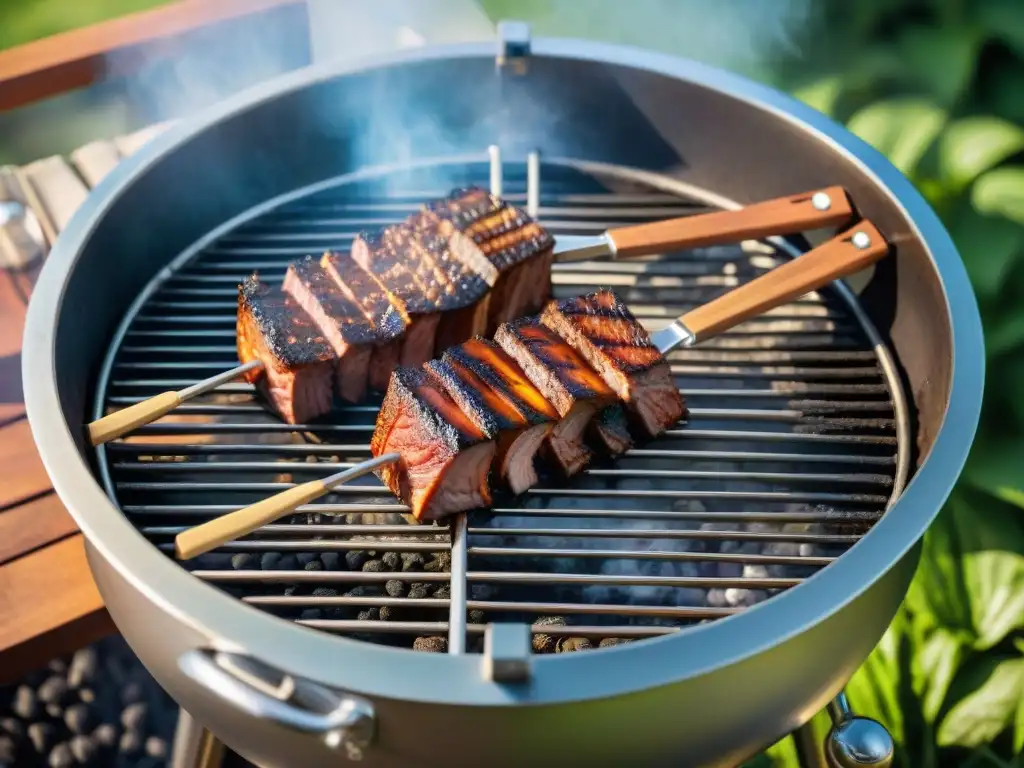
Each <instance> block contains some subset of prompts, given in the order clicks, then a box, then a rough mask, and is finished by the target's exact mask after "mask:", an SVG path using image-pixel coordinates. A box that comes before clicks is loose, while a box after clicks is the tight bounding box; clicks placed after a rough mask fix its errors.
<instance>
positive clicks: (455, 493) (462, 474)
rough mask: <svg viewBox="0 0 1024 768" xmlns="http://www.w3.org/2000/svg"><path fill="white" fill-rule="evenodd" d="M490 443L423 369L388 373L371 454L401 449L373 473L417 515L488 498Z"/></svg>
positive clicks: (429, 516) (472, 505)
mask: <svg viewBox="0 0 1024 768" xmlns="http://www.w3.org/2000/svg"><path fill="white" fill-rule="evenodd" d="M494 449H495V445H494V442H493V441H492V440H490V439H488V438H487V436H486V435H485V434H484V433H483V432H482V431H481V430H480V429H479V428H478V427H477V426H476V425H475V424H474V423H473V422H472V421H470V420H469V419H468V418H467V417H466V415H465V414H464V413H463V412H462V411H461V410H459V407H458V406H457V405H456V404H455V403H454V402H453V401H452V399H451V398H450V397H449V396H448V395H447V394H446V393H445V391H444V389H443V388H442V387H441V386H440V385H439V384H438V383H437V381H436V380H435V379H434V378H433V377H431V376H428V375H427V373H426V372H425V371H423V370H422V369H413V368H402V367H399V368H397V369H396V370H395V372H394V373H393V374H392V376H391V382H390V383H389V385H388V390H387V394H385V396H384V403H383V405H382V406H381V409H380V413H379V414H378V416H377V426H376V428H375V429H374V433H373V437H372V438H371V440H370V453H372V454H373V455H374V456H380V455H381V454H384V453H389V452H391V451H394V452H397V453H399V454H401V456H402V458H401V460H400V461H398V462H396V463H395V464H390V465H388V466H385V467H381V468H380V469H379V470H377V475H378V476H379V477H380V479H381V480H382V481H383V482H384V484H385V485H387V487H388V488H390V489H391V491H392V492H393V493H394V494H395V495H397V496H398V497H399V498H400V499H401V500H402V502H403V503H405V504H408V505H409V509H410V510H411V512H412V514H413V515H414V516H415V517H416V519H417V520H438V519H440V518H442V517H445V516H447V515H451V514H454V513H456V512H466V511H468V510H470V509H476V508H478V507H484V506H487V505H488V504H490V503H491V490H490V486H489V484H488V481H487V475H488V473H489V472H490V468H491V461H492V460H493V458H494Z"/></svg>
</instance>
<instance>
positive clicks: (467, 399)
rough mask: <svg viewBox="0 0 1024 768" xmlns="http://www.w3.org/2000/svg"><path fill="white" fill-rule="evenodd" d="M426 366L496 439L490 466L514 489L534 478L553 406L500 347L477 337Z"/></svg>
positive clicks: (555, 416)
mask: <svg viewBox="0 0 1024 768" xmlns="http://www.w3.org/2000/svg"><path fill="white" fill-rule="evenodd" d="M427 370H428V371H430V372H431V373H432V374H433V375H434V376H435V377H436V378H437V380H438V381H439V382H440V383H441V385H442V386H443V387H444V389H445V391H446V392H447V393H448V394H449V395H450V396H451V398H452V400H454V401H455V402H456V403H457V404H458V406H459V408H461V409H462V411H463V412H464V413H465V414H466V415H467V416H468V417H469V418H470V420H471V421H473V423H474V424H476V425H477V427H479V428H480V429H481V430H482V431H483V432H484V434H486V435H487V436H488V437H491V438H493V439H494V440H495V441H496V443H497V452H496V455H495V469H496V471H497V473H498V476H499V477H500V478H501V480H502V481H503V482H504V483H505V484H506V485H507V486H508V487H509V488H510V489H511V490H512V492H513V493H516V494H518V493H522V492H523V491H525V490H526V489H528V488H530V487H531V486H533V485H534V484H536V482H537V472H536V469H535V467H534V458H535V456H536V454H537V451H538V450H539V449H540V447H541V445H542V444H543V442H544V440H545V438H546V437H547V436H548V435H549V434H550V432H551V429H552V427H553V426H554V422H555V420H557V419H558V412H557V411H556V410H555V409H554V408H553V407H552V405H551V404H550V403H549V402H548V401H547V400H545V399H544V396H543V395H542V394H541V393H540V392H539V391H538V390H537V388H536V387H534V386H533V384H531V383H530V381H529V379H527V377H526V375H525V374H524V373H523V371H522V369H521V368H520V367H519V366H518V365H517V364H516V362H515V360H513V359H512V358H511V357H509V356H508V355H506V354H505V353H504V352H503V351H502V350H501V348H500V347H498V346H497V345H496V344H494V343H493V342H490V341H487V340H486V339H483V338H480V337H476V338H473V339H470V340H469V341H467V342H465V343H463V344H460V345H458V346H456V347H452V348H451V349H449V350H448V351H447V352H445V353H444V355H443V356H442V357H441V359H440V360H432V361H431V362H429V363H427Z"/></svg>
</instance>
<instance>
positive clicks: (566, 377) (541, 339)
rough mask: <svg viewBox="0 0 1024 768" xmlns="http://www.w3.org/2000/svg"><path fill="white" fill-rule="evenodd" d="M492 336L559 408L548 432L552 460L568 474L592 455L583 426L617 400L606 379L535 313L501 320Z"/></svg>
mask: <svg viewBox="0 0 1024 768" xmlns="http://www.w3.org/2000/svg"><path fill="white" fill-rule="evenodd" d="M494 340H495V341H496V342H497V343H498V344H499V345H500V346H501V348H502V349H503V350H505V352H506V353H508V355H509V356H510V357H512V359H514V360H515V361H516V362H517V363H518V364H519V366H520V367H521V368H522V369H523V371H524V372H525V374H526V376H527V378H529V379H530V381H531V382H532V383H533V385H534V386H535V387H537V389H538V390H539V391H540V392H541V394H543V395H544V397H545V398H546V399H547V400H548V402H550V403H551V404H552V405H553V406H554V407H555V408H556V410H557V411H558V414H559V415H560V416H561V420H560V421H559V422H558V424H556V425H555V427H554V429H552V431H551V435H550V437H549V438H548V447H549V449H550V452H551V454H552V458H553V459H554V461H555V463H557V464H558V466H559V467H561V469H562V471H563V472H565V474H567V475H573V474H575V473H576V472H579V471H580V470H581V469H583V467H584V466H585V465H586V463H587V462H588V461H589V460H590V457H591V451H590V449H589V448H587V446H586V443H585V438H584V434H585V430H586V427H587V424H588V423H589V421H590V418H591V417H592V416H593V415H594V414H595V413H596V412H597V411H598V410H599V409H601V408H603V407H604V406H606V405H609V404H611V403H616V402H618V395H616V394H615V392H614V391H612V389H611V388H610V387H609V386H608V385H607V384H605V382H604V379H602V378H601V376H600V375H599V374H598V373H597V372H596V371H595V370H594V369H593V368H592V367H591V366H590V365H589V364H588V363H587V361H586V360H584V359H583V358H582V357H581V356H580V355H579V354H578V353H577V352H576V350H574V349H573V348H572V347H571V346H569V344H568V343H567V342H566V341H565V340H564V339H563V338H562V337H561V336H559V335H558V334H557V333H555V332H554V331H553V330H551V329H550V328H548V327H547V326H546V325H544V324H543V323H541V322H540V319H539V318H537V317H526V318H521V319H519V320H514V321H512V322H511V323H505V324H503V325H502V326H501V327H500V328H498V330H497V332H496V333H495V334H494Z"/></svg>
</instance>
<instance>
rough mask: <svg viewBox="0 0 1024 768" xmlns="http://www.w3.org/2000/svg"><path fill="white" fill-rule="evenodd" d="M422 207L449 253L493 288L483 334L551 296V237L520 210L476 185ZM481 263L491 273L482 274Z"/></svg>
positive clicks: (552, 245) (552, 244)
mask: <svg viewBox="0 0 1024 768" xmlns="http://www.w3.org/2000/svg"><path fill="white" fill-rule="evenodd" d="M426 211H427V212H428V213H429V214H430V215H432V216H434V217H436V218H437V219H438V220H439V221H440V223H441V232H442V233H444V234H446V235H447V236H448V238H449V241H450V244H451V249H452V252H453V253H454V254H455V255H456V256H457V257H458V258H459V259H461V260H462V261H463V263H465V264H466V265H467V266H469V267H470V268H472V269H474V270H475V271H476V272H477V273H478V274H480V275H481V277H483V278H484V279H485V280H486V281H487V282H488V283H490V284H491V285H493V286H494V287H493V290H492V292H491V302H490V308H489V310H488V327H487V331H488V333H493V332H494V330H495V329H496V328H497V327H498V326H499V325H500V324H501V323H503V322H506V321H508V320H511V319H513V318H516V317H519V316H521V315H523V314H527V313H529V312H535V311H537V310H539V309H540V307H541V306H542V305H543V303H544V302H545V301H546V300H547V299H548V297H549V296H550V295H551V270H550V267H551V260H552V258H553V249H554V244H555V241H554V238H553V237H552V236H551V235H550V234H549V233H548V231H547V230H546V229H544V228H543V227H542V226H540V224H538V223H537V222H536V221H534V220H533V219H532V218H531V217H530V216H529V215H528V214H527V213H526V212H525V211H523V210H522V209H520V208H517V207H515V206H513V205H510V204H509V203H507V202H505V201H503V200H501V199H499V198H497V197H495V196H494V195H491V194H489V193H488V192H486V191H485V190H482V189H479V188H477V187H471V188H468V189H462V190H455V191H453V192H452V193H451V194H450V195H449V196H448V197H447V198H445V199H444V200H440V201H436V202H433V203H430V204H428V205H427V206H426ZM484 261H486V262H487V263H488V264H489V265H490V266H491V268H492V270H493V271H492V272H488V273H485V272H484V269H485V268H484V267H483V266H482V264H483V262H484ZM494 272H497V277H496V279H495V278H494Z"/></svg>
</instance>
